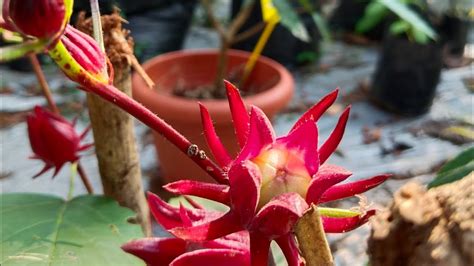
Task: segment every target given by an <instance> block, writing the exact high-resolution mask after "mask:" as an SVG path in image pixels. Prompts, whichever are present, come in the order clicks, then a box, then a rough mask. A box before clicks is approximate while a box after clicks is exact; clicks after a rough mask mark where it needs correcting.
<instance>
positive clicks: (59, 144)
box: [27, 106, 91, 177]
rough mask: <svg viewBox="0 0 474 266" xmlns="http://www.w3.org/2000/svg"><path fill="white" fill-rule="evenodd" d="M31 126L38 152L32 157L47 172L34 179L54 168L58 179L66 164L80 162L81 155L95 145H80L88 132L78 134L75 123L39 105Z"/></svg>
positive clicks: (35, 110) (30, 120) (31, 117)
mask: <svg viewBox="0 0 474 266" xmlns="http://www.w3.org/2000/svg"><path fill="white" fill-rule="evenodd" d="M27 125H28V137H29V139H30V145H31V149H32V150H33V153H34V155H33V156H32V158H33V159H38V160H41V161H43V162H44V163H45V166H44V168H43V170H41V171H40V172H39V173H38V174H36V175H35V176H34V177H37V176H39V175H41V174H43V173H44V172H46V171H48V170H49V169H51V168H55V172H54V175H53V176H56V174H57V173H58V172H59V170H60V169H61V167H62V166H63V165H64V164H65V163H68V162H71V163H73V162H76V161H78V160H79V157H80V155H79V153H80V152H81V151H84V150H86V149H87V148H89V147H90V146H91V144H87V145H81V143H80V142H81V141H82V139H83V138H84V137H85V136H86V134H87V131H88V129H86V130H84V132H82V133H81V134H78V133H77V132H76V130H75V129H74V123H70V122H69V121H67V120H66V119H64V118H63V117H61V116H58V115H56V114H53V113H51V112H49V111H47V110H45V109H43V108H41V107H39V106H36V107H35V109H34V111H33V113H32V114H30V115H29V116H28V117H27Z"/></svg>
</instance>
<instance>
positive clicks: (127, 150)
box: [78, 1, 152, 236]
mask: <svg viewBox="0 0 474 266" xmlns="http://www.w3.org/2000/svg"><path fill="white" fill-rule="evenodd" d="M91 4H92V1H91ZM94 14H96V15H100V13H98V11H96V12H94ZM99 20H103V21H101V22H103V23H104V25H105V26H106V27H107V31H106V34H107V35H106V36H103V38H102V39H103V40H104V39H105V40H106V43H102V44H101V45H102V46H104V47H106V48H107V49H106V51H107V56H108V58H109V60H110V63H111V65H112V66H113V71H114V79H113V83H114V87H115V88H114V89H115V90H119V91H121V92H122V93H124V94H125V95H127V97H129V98H131V94H132V79H131V77H132V73H131V61H130V60H129V59H130V56H133V54H132V55H130V53H132V51H133V49H132V47H130V45H129V42H128V40H127V36H126V35H125V31H124V30H123V28H122V18H121V17H120V16H119V15H118V14H116V13H114V14H112V15H110V16H103V17H102V18H101V17H99ZM90 22H91V21H88V20H85V19H84V18H83V17H82V19H81V20H80V21H79V22H78V24H79V27H80V28H81V29H82V30H83V31H85V32H86V33H88V34H91V33H92V32H93V33H94V35H96V33H97V32H101V31H98V30H96V29H95V27H96V26H97V25H101V24H102V23H97V22H96V21H95V20H94V16H93V17H92V23H90ZM95 37H97V36H95ZM96 41H98V42H100V41H101V40H96ZM87 103H88V107H89V116H90V118H91V125H92V131H93V134H94V140H95V141H94V144H95V150H96V155H97V161H98V164H99V172H100V177H101V181H102V185H103V188H104V194H105V195H107V196H110V197H112V198H114V199H115V200H117V201H118V202H119V204H120V205H122V206H125V207H128V208H130V209H132V210H134V211H135V212H136V213H137V220H138V222H139V223H140V225H141V226H142V230H143V232H144V233H145V235H146V236H151V235H152V231H151V221H150V211H149V209H148V204H147V201H146V198H145V193H144V191H143V185H142V173H141V168H140V158H139V154H138V148H137V144H136V139H135V132H134V126H133V119H132V117H131V116H130V115H129V114H127V113H126V112H124V111H123V110H120V109H119V108H117V107H116V106H114V104H112V103H109V102H106V101H104V100H103V99H102V98H100V97H99V96H97V95H94V94H91V93H88V94H87Z"/></svg>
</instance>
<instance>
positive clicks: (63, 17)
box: [2, 0, 73, 40]
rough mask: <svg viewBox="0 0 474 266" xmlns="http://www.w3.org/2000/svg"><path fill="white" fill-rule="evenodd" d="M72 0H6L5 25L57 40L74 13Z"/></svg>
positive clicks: (27, 33)
mask: <svg viewBox="0 0 474 266" xmlns="http://www.w3.org/2000/svg"><path fill="white" fill-rule="evenodd" d="M72 6H73V1H72V0H4V1H3V7H2V13H3V18H4V20H5V24H6V25H5V26H6V27H7V28H8V29H9V30H12V31H16V32H18V33H21V34H23V35H27V36H32V37H36V38H38V39H51V40H57V38H58V37H59V36H60V35H61V34H62V32H63V31H64V28H65V27H66V24H67V23H68V22H69V18H70V16H71V13H72Z"/></svg>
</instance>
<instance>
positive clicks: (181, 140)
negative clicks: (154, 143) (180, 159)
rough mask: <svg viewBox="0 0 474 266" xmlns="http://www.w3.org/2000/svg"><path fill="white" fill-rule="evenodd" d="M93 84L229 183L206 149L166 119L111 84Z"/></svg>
mask: <svg viewBox="0 0 474 266" xmlns="http://www.w3.org/2000/svg"><path fill="white" fill-rule="evenodd" d="M91 85H92V86H91V87H92V88H88V89H90V90H91V91H92V92H93V93H95V94H97V95H98V96H100V97H102V98H103V99H105V100H106V101H109V102H111V103H113V104H115V105H117V106H118V107H120V108H122V109H123V110H125V111H126V112H127V113H129V114H131V115H132V116H134V117H135V118H137V119H138V120H140V121H141V122H142V123H144V124H145V125H147V126H149V127H150V128H152V129H153V130H155V131H157V132H159V133H160V134H161V135H162V136H163V137H165V138H166V139H167V140H168V141H170V142H171V143H172V144H174V145H175V146H176V147H177V148H178V149H179V150H180V151H182V152H183V153H184V154H186V155H188V157H190V158H191V159H192V160H193V161H194V162H195V163H196V164H197V165H199V166H200V167H201V168H202V169H203V170H204V171H206V172H207V173H208V174H209V175H210V176H211V177H213V178H214V179H215V180H216V181H217V182H218V183H221V184H228V182H229V181H228V179H227V176H226V175H225V173H224V172H223V171H222V169H221V168H220V167H219V166H218V165H217V164H216V163H215V162H213V161H211V160H210V159H209V157H207V156H206V155H205V153H204V151H201V150H199V149H194V148H195V147H196V146H195V145H193V144H192V143H191V142H190V141H189V140H188V139H186V138H185V137H184V136H183V135H181V134H180V133H179V132H178V131H176V130H175V129H174V128H173V127H171V126H170V125H169V124H167V123H166V122H165V121H164V120H162V119H161V118H159V117H158V116H156V115H155V114H154V113H153V112H151V111H150V110H148V109H147V108H145V107H144V106H143V105H141V104H140V103H138V102H137V101H135V100H133V99H132V98H130V97H129V96H127V95H126V94H124V93H123V92H121V91H119V90H117V89H116V88H115V87H113V86H111V85H105V84H100V85H98V86H94V85H97V84H91Z"/></svg>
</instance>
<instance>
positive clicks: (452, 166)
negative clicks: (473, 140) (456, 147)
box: [428, 147, 474, 188]
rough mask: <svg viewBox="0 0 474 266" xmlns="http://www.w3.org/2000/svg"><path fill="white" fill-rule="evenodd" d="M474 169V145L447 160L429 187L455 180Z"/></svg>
mask: <svg viewBox="0 0 474 266" xmlns="http://www.w3.org/2000/svg"><path fill="white" fill-rule="evenodd" d="M472 171H474V147H470V148H468V149H466V150H464V151H462V152H461V153H460V154H459V155H457V156H456V157H455V158H454V159H452V160H451V161H449V162H447V163H446V164H445V165H444V166H443V167H442V168H441V169H440V170H439V171H438V173H436V177H435V179H434V180H433V181H431V183H429V184H428V188H433V187H437V186H441V185H444V184H449V183H452V182H455V181H457V180H459V179H461V178H463V177H465V176H467V175H468V174H470V173H472Z"/></svg>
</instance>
